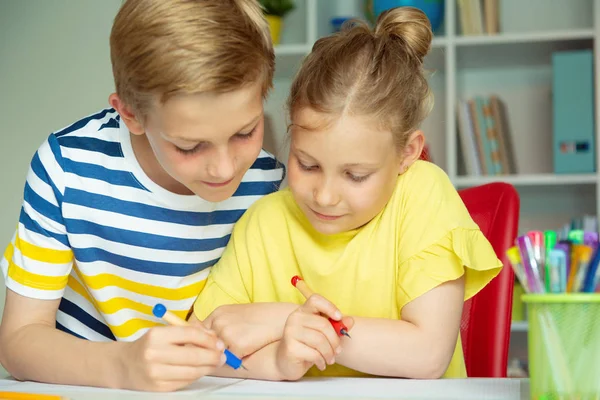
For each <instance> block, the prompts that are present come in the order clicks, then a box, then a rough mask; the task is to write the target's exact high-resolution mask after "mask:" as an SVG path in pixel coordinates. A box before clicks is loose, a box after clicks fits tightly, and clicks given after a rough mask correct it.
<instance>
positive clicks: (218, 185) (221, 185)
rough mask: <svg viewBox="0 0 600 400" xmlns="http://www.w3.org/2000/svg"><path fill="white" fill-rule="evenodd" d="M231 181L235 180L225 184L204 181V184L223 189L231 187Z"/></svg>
mask: <svg viewBox="0 0 600 400" xmlns="http://www.w3.org/2000/svg"><path fill="white" fill-rule="evenodd" d="M231 181H233V178H231V179H230V180H228V181H225V182H205V181H202V183H204V184H205V185H206V186H210V187H214V188H218V187H223V186H227V185H229V184H230V183H231Z"/></svg>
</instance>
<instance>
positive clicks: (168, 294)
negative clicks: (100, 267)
mask: <svg viewBox="0 0 600 400" xmlns="http://www.w3.org/2000/svg"><path fill="white" fill-rule="evenodd" d="M80 276H81V278H82V279H83V280H84V282H85V284H86V285H87V287H89V288H90V289H94V290H99V289H103V288H105V287H109V286H116V287H119V288H121V289H125V290H128V291H130V292H134V293H138V294H141V295H144V296H151V297H156V298H157V299H164V300H185V299H189V298H190V297H195V296H198V293H200V291H201V290H202V288H204V285H205V284H206V279H203V280H201V281H199V282H195V283H192V284H191V285H187V286H183V287H180V288H173V289H172V288H165V287H162V286H155V285H149V284H146V283H140V282H135V281H132V280H129V279H125V278H123V277H120V276H117V275H113V274H106V273H105V274H98V275H83V273H81V275H80Z"/></svg>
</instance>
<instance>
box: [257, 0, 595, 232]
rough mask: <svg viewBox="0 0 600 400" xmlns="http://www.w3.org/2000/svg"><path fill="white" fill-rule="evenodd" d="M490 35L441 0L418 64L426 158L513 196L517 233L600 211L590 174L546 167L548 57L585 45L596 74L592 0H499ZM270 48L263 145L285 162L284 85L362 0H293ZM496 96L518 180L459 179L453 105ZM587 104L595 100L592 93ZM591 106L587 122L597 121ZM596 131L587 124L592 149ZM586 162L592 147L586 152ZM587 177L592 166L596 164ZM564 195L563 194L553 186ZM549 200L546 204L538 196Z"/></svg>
mask: <svg viewBox="0 0 600 400" xmlns="http://www.w3.org/2000/svg"><path fill="white" fill-rule="evenodd" d="M499 3H500V9H499V13H500V33H499V34H497V35H478V36H473V35H471V36H463V35H462V34H461V33H460V25H459V22H458V17H457V6H456V2H455V1H452V0H447V1H446V3H445V15H444V23H443V26H442V28H441V29H440V31H441V33H436V37H435V38H434V41H433V46H432V50H431V53H430V54H429V55H428V57H427V59H426V67H427V68H428V69H429V70H430V71H431V72H432V75H431V77H430V83H431V87H432V89H433V92H434V95H435V107H434V110H433V112H432V113H431V115H430V116H429V118H427V120H426V121H425V122H424V123H423V126H422V128H423V130H424V131H425V134H426V137H427V141H428V143H429V145H430V152H431V155H432V157H433V161H434V162H435V163H436V164H438V165H439V166H441V167H442V168H444V170H446V172H447V173H448V175H449V176H450V179H451V180H452V181H453V182H454V183H455V185H456V186H457V188H465V187H470V186H477V185H481V184H485V183H488V182H496V181H503V182H508V183H511V184H513V185H514V186H515V187H516V188H517V190H518V191H519V193H520V195H521V203H522V204H521V223H520V231H521V232H524V231H526V230H528V229H534V228H537V229H557V228H559V227H560V226H562V225H563V224H564V223H566V222H568V221H569V220H570V218H571V217H572V216H577V215H583V214H588V215H600V184H599V175H598V174H597V173H590V174H575V175H562V174H554V173H553V168H552V143H551V138H552V103H551V89H552V87H551V80H552V65H551V55H552V53H553V52H554V51H557V50H568V49H595V50H596V51H595V77H596V80H597V79H598V76H600V72H598V71H599V70H600V57H599V56H598V54H599V52H598V51H597V46H598V40H599V38H600V0H528V1H526V2H523V1H521V0H500V2H499ZM296 4H297V7H296V9H295V10H294V11H293V12H292V13H291V14H289V15H288V16H287V17H286V18H285V21H284V30H283V38H282V44H281V45H279V46H277V48H276V55H277V70H276V74H275V85H274V90H273V92H272V95H271V96H270V98H269V101H268V104H267V113H268V114H269V115H270V117H271V119H272V130H273V131H274V132H275V135H274V137H272V138H267V145H268V147H270V150H273V151H275V152H276V153H277V155H278V156H279V157H280V158H281V159H282V160H283V161H286V160H287V151H286V148H285V147H286V142H285V140H284V139H285V133H286V128H287V120H286V117H285V109H284V104H285V100H286V97H287V94H288V91H289V86H290V83H291V80H292V78H293V76H294V74H295V72H296V71H297V68H298V66H299V65H300V62H301V60H302V58H303V57H304V56H305V55H306V54H307V53H308V52H309V51H310V49H311V47H312V44H313V43H314V41H315V40H316V39H318V38H319V37H322V36H324V35H327V34H329V33H331V31H332V28H331V27H330V25H329V20H330V18H332V17H334V16H357V17H359V18H362V17H363V4H364V2H363V0H296ZM490 94H497V95H498V96H499V97H500V98H501V99H502V100H503V101H504V103H505V104H506V106H507V109H508V113H507V114H508V119H509V125H510V128H511V129H510V130H511V137H512V141H513V144H514V147H515V148H514V157H515V160H516V164H517V169H518V172H519V173H518V174H515V175H506V176H465V175H463V174H462V169H461V168H459V167H460V165H459V161H460V157H461V156H460V152H459V144H458V138H457V133H456V114H455V109H456V104H457V100H459V99H467V98H470V97H472V96H475V95H490ZM596 98H597V99H600V95H599V94H598V92H597V91H596ZM599 103H600V101H596V120H600V119H598V117H599V116H600V104H599ZM599 135H600V127H599V124H596V143H598V140H597V139H598V137H599ZM596 152H597V156H596V159H597V160H596V164H597V166H598V165H600V164H599V162H598V159H600V157H599V156H598V155H599V154H600V146H598V145H597V146H596ZM596 170H597V171H598V170H600V169H599V168H598V167H597V169H596ZM563 189H564V190H563ZM550 197H551V198H552V201H549V202H548V201H544V204H539V201H540V199H543V198H550Z"/></svg>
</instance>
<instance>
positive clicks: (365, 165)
mask: <svg viewBox="0 0 600 400" xmlns="http://www.w3.org/2000/svg"><path fill="white" fill-rule="evenodd" d="M295 150H296V151H297V152H298V153H300V154H302V155H303V156H305V157H308V158H311V159H313V160H314V161H317V159H316V158H314V157H313V156H311V155H310V154H308V153H307V152H305V151H303V150H300V149H295ZM378 165H379V164H377V163H370V162H354V163H346V164H344V165H342V167H343V168H352V167H361V168H376V167H377V166H378Z"/></svg>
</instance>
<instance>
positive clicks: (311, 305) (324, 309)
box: [301, 294, 342, 321]
mask: <svg viewBox="0 0 600 400" xmlns="http://www.w3.org/2000/svg"><path fill="white" fill-rule="evenodd" d="M301 309H302V310H303V311H305V312H309V313H311V314H323V315H326V316H328V317H329V318H331V319H334V320H336V321H339V320H340V319H342V313H341V312H340V310H338V308H337V307H336V306H335V305H334V304H333V303H332V302H330V301H329V300H327V299H326V298H325V297H323V296H321V295H318V294H313V295H312V296H310V297H309V298H308V300H306V302H305V303H304V304H303V305H302V307H301Z"/></svg>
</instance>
